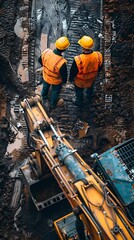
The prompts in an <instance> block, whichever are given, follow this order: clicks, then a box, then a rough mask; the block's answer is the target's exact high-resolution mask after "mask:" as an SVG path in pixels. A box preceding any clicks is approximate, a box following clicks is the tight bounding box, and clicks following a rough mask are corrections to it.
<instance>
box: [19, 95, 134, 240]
mask: <svg viewBox="0 0 134 240" xmlns="http://www.w3.org/2000/svg"><path fill="white" fill-rule="evenodd" d="M21 107H22V109H23V113H24V117H25V121H26V123H27V128H28V144H29V145H30V146H31V147H32V148H33V153H32V154H31V155H30V157H29V161H27V163H26V164H25V165H24V166H23V167H22V168H21V170H22V172H23V175H24V177H25V180H26V184H27V186H28V188H29V192H30V194H31V197H32V199H33V201H34V203H35V205H36V207H37V209H38V210H42V209H43V208H45V207H46V206H49V205H50V204H51V202H53V203H55V202H57V201H59V200H62V199H63V198H66V199H67V200H68V202H69V204H70V205H71V207H72V210H73V211H72V213H70V214H68V215H66V216H63V218H60V219H58V220H56V221H55V222H54V225H55V229H56V231H57V234H58V236H59V239H61V240H63V239H70V240H71V239H79V240H84V239H91V240H102V239H104V240H132V239H134V229H133V223H132V221H130V220H129V219H128V217H126V214H125V207H124V206H123V205H122V204H121V202H120V201H119V200H118V199H117V198H116V197H115V195H114V194H113V193H112V191H110V190H109V189H108V187H107V184H105V183H104V182H103V181H102V180H101V178H100V177H99V176H97V174H95V173H94V171H93V170H92V169H91V168H90V167H89V166H88V165H87V164H86V163H85V161H84V160H83V159H82V158H81V157H80V156H79V154H78V153H77V151H76V150H75V149H73V147H72V146H71V145H70V144H69V142H68V141H67V140H66V138H65V137H64V135H62V133H61V132H60V130H59V129H58V126H57V125H56V124H55V123H54V121H53V119H51V118H49V117H48V115H47V113H46V111H45V110H44V108H43V107H42V105H41V101H40V98H39V97H38V96H37V97H32V98H31V99H24V100H23V101H22V103H21ZM50 173H51V174H50ZM51 175H52V176H54V180H56V183H58V186H59V190H58V191H57V192H56V194H55V195H54V197H51V198H49V193H50V192H49V190H48V191H47V192H46V193H45V195H43V194H42V193H41V191H43V186H45V184H47V185H48V189H51V186H50V187H49V185H50V181H47V179H48V178H49V177H50V176H51ZM40 186H41V187H40ZM37 195H38V196H37ZM46 195H48V196H47V199H46ZM44 199H45V200H44Z"/></svg>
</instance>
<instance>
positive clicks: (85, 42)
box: [78, 36, 94, 49]
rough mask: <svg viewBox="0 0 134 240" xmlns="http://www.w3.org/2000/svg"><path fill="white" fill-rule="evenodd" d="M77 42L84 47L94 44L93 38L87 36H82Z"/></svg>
mask: <svg viewBox="0 0 134 240" xmlns="http://www.w3.org/2000/svg"><path fill="white" fill-rule="evenodd" d="M78 43H79V44H80V45H81V46H82V47H83V48H85V49H90V48H92V47H93V45H94V40H93V39H92V38H91V37H89V36H83V37H82V38H81V39H80V40H79V41H78Z"/></svg>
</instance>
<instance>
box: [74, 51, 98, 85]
mask: <svg viewBox="0 0 134 240" xmlns="http://www.w3.org/2000/svg"><path fill="white" fill-rule="evenodd" d="M75 62H76V65H77V68H78V73H77V75H76V77H75V79H74V83H75V85H76V86H78V87H81V88H86V87H91V86H92V84H93V83H94V81H95V78H96V76H97V74H98V68H99V66H101V64H102V55H101V53H99V52H93V53H90V54H80V55H79V56H76V57H75Z"/></svg>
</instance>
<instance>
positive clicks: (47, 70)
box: [41, 48, 67, 85]
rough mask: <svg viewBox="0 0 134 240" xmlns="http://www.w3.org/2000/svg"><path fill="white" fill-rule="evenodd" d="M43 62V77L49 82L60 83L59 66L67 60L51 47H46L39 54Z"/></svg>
mask: <svg viewBox="0 0 134 240" xmlns="http://www.w3.org/2000/svg"><path fill="white" fill-rule="evenodd" d="M41 59H42V64H43V79H44V81H46V82H47V83H49V84H53V85H58V84H61V83H62V78H61V76H60V72H59V71H60V68H61V66H62V65H63V64H64V63H66V62H67V61H66V60H65V59H64V58H63V57H62V56H59V55H57V54H55V53H54V52H53V51H52V50H51V49H49V48H47V49H45V50H44V51H43V53H42V55H41Z"/></svg>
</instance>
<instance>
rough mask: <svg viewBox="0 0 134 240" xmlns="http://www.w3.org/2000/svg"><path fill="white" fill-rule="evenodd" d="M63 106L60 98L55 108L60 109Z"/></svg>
mask: <svg viewBox="0 0 134 240" xmlns="http://www.w3.org/2000/svg"><path fill="white" fill-rule="evenodd" d="M63 105H64V100H63V99H62V98H60V99H59V100H58V102H57V104H56V107H62V106H63Z"/></svg>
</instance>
